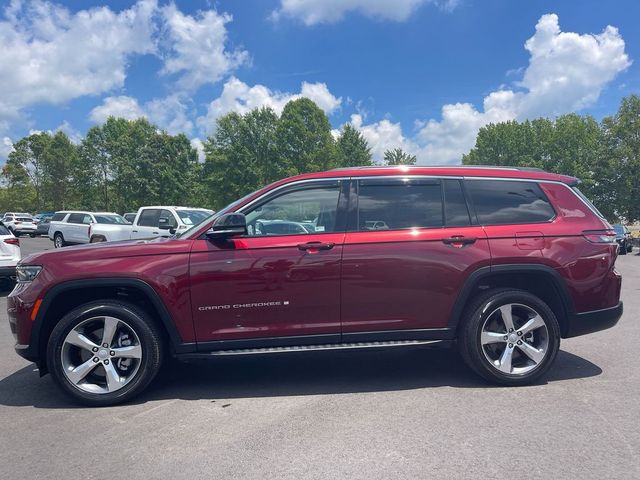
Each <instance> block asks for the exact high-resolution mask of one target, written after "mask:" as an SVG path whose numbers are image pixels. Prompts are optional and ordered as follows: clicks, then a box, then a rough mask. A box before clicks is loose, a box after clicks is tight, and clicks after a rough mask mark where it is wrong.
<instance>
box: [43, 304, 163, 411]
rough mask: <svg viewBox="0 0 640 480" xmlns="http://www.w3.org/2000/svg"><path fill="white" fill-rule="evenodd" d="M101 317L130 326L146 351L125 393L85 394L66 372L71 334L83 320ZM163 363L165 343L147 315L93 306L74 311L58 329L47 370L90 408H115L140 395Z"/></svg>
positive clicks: (132, 309)
mask: <svg viewBox="0 0 640 480" xmlns="http://www.w3.org/2000/svg"><path fill="white" fill-rule="evenodd" d="M99 316H112V317H115V318H117V319H119V320H122V321H124V322H126V323H127V324H128V325H129V327H131V328H132V329H133V330H134V331H135V333H136V335H137V336H138V339H139V340H140V345H141V348H142V360H141V363H140V367H139V368H138V371H137V373H136V374H135V377H134V378H133V379H132V380H131V381H130V382H129V383H128V384H127V385H125V386H124V387H122V388H121V389H119V390H116V391H115V392H112V393H104V394H95V393H88V392H84V391H82V390H80V389H78V388H77V387H75V386H74V385H73V384H71V382H69V380H68V379H67V377H66V376H65V374H64V372H63V366H62V359H61V353H62V347H63V344H64V339H65V338H66V336H67V334H68V333H69V332H70V331H71V330H72V329H73V328H74V327H76V326H77V325H78V324H79V323H80V322H82V321H83V320H86V319H87V318H91V317H99ZM161 360H162V342H161V341H160V335H159V333H158V331H157V328H155V325H154V324H153V323H151V322H150V321H149V320H148V319H147V315H146V314H145V313H144V312H142V311H140V310H138V309H137V308H135V307H134V306H132V305H129V304H126V303H120V302H109V301H101V302H92V303H90V304H86V305H82V306H80V307H78V308H76V309H74V310H73V311H71V312H70V313H68V314H67V315H65V316H64V317H63V318H62V319H61V320H60V321H59V322H58V324H57V325H56V326H55V327H54V329H53V331H52V332H51V336H50V337H49V341H48V344H47V366H48V368H49V371H50V373H51V375H52V377H53V378H54V380H55V381H56V383H57V384H58V385H59V386H60V387H61V388H62V390H63V391H64V392H65V393H67V394H69V395H70V396H72V397H73V398H74V399H76V400H78V401H80V402H81V403H84V404H86V405H90V406H106V405H114V404H117V403H121V402H124V401H126V400H128V399H130V398H132V397H133V396H135V395H137V394H138V393H140V392H141V391H142V390H143V389H144V388H146V386H147V385H148V384H149V383H150V382H151V381H152V380H153V378H154V377H155V376H156V374H157V373H158V370H159V368H160V364H161Z"/></svg>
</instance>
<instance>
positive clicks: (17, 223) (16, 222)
mask: <svg viewBox="0 0 640 480" xmlns="http://www.w3.org/2000/svg"><path fill="white" fill-rule="evenodd" d="M13 223H15V224H16V225H20V224H21V223H22V222H19V221H18V220H16V221H15V222H13Z"/></svg>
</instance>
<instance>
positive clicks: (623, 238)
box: [613, 223, 633, 255]
mask: <svg viewBox="0 0 640 480" xmlns="http://www.w3.org/2000/svg"><path fill="white" fill-rule="evenodd" d="M613 229H614V230H615V231H616V242H618V246H619V249H618V252H619V253H620V255H626V254H627V253H631V252H632V251H633V237H632V236H631V232H630V231H629V229H628V228H627V227H625V226H624V225H620V224H619V223H616V224H615V225H614V226H613Z"/></svg>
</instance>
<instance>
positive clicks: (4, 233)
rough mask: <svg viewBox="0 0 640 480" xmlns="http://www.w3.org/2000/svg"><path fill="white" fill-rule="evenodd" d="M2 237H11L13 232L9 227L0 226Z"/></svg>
mask: <svg viewBox="0 0 640 480" xmlns="http://www.w3.org/2000/svg"><path fill="white" fill-rule="evenodd" d="M0 235H11V232H9V230H7V227H5V226H4V225H0Z"/></svg>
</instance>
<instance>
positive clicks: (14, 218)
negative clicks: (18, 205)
mask: <svg viewBox="0 0 640 480" xmlns="http://www.w3.org/2000/svg"><path fill="white" fill-rule="evenodd" d="M2 223H4V225H5V227H7V229H9V231H10V232H11V233H12V234H13V235H15V236H16V237H19V236H20V235H23V234H28V235H31V236H32V237H35V236H36V228H38V227H37V225H36V224H35V223H34V220H33V217H32V216H31V215H30V214H28V213H16V212H7V213H5V214H4V218H3V219H2Z"/></svg>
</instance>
